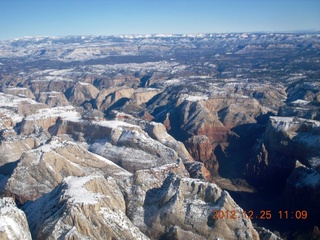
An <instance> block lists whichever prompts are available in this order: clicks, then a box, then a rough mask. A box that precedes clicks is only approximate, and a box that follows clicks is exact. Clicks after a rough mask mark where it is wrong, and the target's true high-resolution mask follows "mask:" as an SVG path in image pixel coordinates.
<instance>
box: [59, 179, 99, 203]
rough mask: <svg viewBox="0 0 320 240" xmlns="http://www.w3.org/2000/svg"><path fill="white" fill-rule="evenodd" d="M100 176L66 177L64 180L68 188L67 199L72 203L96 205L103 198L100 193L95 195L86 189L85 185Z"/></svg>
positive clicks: (65, 193)
mask: <svg viewBox="0 0 320 240" xmlns="http://www.w3.org/2000/svg"><path fill="white" fill-rule="evenodd" d="M98 177H100V176H86V177H72V176H69V177H66V178H65V179H64V181H65V183H66V184H67V185H68V188H67V189H66V191H65V192H64V195H65V197H67V198H68V201H69V202H72V203H83V204H96V203H98V202H99V198H100V197H101V196H102V195H101V194H98V193H93V192H90V191H87V190H86V189H85V185H86V184H87V183H88V182H89V181H91V180H93V179H95V178H98Z"/></svg>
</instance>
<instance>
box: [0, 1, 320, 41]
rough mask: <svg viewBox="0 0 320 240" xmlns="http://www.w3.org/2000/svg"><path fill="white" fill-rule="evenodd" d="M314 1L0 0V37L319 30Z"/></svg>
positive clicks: (318, 7) (319, 10) (318, 8)
mask: <svg viewBox="0 0 320 240" xmlns="http://www.w3.org/2000/svg"><path fill="white" fill-rule="evenodd" d="M319 13H320V1H318V0H281V1H277V0H269V1H256V0H241V1H239V0H225V1H219V0H199V1H195V0H163V1H148V0H117V1H113V0H109V1H102V0H92V1H86V0H66V1H63V0H55V1H54V0H47V1H38V0H29V1H22V0H13V1H1V2H0V21H1V23H2V26H1V31H0V40H10V39H16V38H22V37H24V36H49V37H53V36H70V35H71V36H90V35H91V36H118V35H146V34H202V33H244V32H246V33H253V32H269V33H271V32H274V33H280V32H283V33H290V32H292V33H296V32H301V31H311V30H313V31H320V14H319Z"/></svg>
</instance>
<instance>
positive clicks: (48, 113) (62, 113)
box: [25, 106, 81, 121]
mask: <svg viewBox="0 0 320 240" xmlns="http://www.w3.org/2000/svg"><path fill="white" fill-rule="evenodd" d="M49 117H61V118H62V119H64V120H68V121H80V119H81V116H80V114H79V113H78V112H77V111H76V110H75V108H74V107H72V106H64V107H54V108H45V109H39V110H38V111H37V112H36V113H35V114H33V115H30V116H28V117H26V119H25V120H27V121H28V120H38V119H46V118H49Z"/></svg>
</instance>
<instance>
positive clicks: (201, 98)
mask: <svg viewBox="0 0 320 240" xmlns="http://www.w3.org/2000/svg"><path fill="white" fill-rule="evenodd" d="M182 97H183V99H184V100H187V101H189V102H198V101H205V100H208V96H207V95H202V96H192V95H188V94H184V95H183V96H182Z"/></svg>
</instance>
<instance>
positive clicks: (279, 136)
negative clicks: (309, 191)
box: [248, 117, 320, 182]
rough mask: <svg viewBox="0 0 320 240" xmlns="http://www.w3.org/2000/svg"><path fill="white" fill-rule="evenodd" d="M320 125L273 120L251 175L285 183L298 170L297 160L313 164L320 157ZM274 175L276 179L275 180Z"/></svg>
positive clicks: (250, 168)
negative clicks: (280, 178) (312, 160)
mask: <svg viewBox="0 0 320 240" xmlns="http://www.w3.org/2000/svg"><path fill="white" fill-rule="evenodd" d="M319 129H320V122H318V121H314V120H307V119H301V118H293V117H271V118H270V121H269V124H268V127H267V128H266V131H265V133H264V135H263V137H262V138H261V139H260V140H259V142H258V143H257V144H256V146H255V156H254V157H253V158H252V159H251V161H250V162H249V164H248V174H249V175H250V176H251V177H253V178H255V179H259V180H261V181H267V182H268V181H269V180H275V181H278V180H279V179H275V178H274V176H282V177H283V179H282V181H284V180H285V179H286V178H287V177H288V176H289V175H290V174H291V172H292V171H293V169H294V168H295V161H296V160H299V161H300V162H301V163H303V164H306V165H309V163H308V159H310V158H312V157H317V156H319V155H320V150H319V146H318V142H319V139H320V137H319V136H320V135H319ZM272 176H273V177H272Z"/></svg>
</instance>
